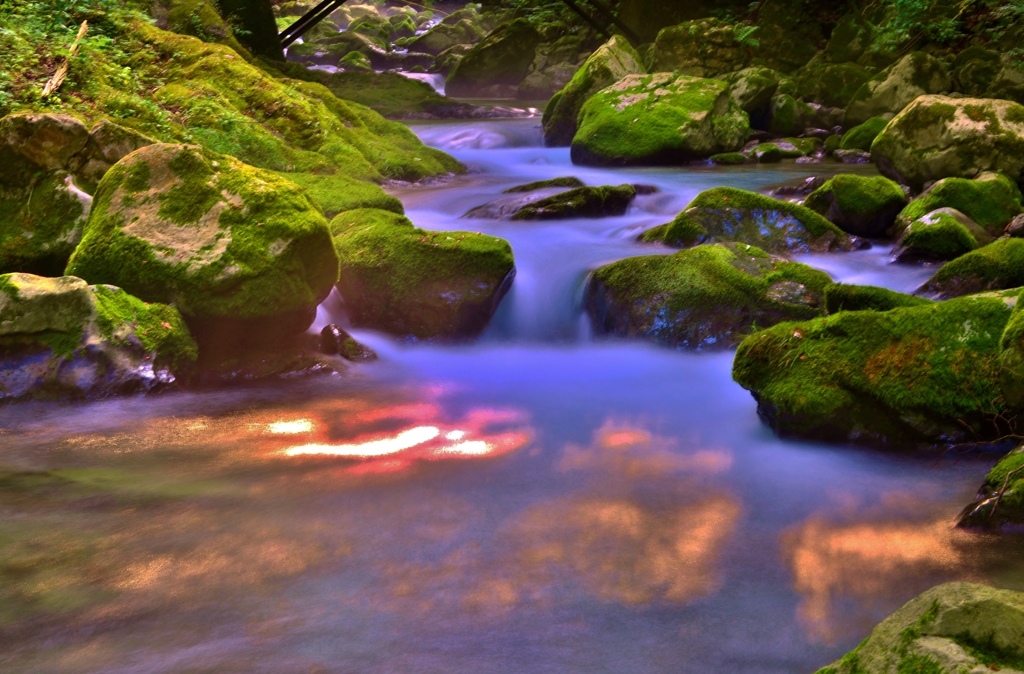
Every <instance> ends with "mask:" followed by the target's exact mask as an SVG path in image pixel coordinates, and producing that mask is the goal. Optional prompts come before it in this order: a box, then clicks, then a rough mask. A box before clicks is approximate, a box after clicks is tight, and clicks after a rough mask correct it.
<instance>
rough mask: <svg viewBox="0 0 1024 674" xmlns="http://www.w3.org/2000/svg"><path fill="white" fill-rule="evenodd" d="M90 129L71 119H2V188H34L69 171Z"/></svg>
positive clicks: (27, 116)
mask: <svg viewBox="0 0 1024 674" xmlns="http://www.w3.org/2000/svg"><path fill="white" fill-rule="evenodd" d="M88 140H89V129H88V128H87V127H86V126H85V124H83V123H82V122H81V121H79V120H78V119H76V118H74V117H70V116H68V115H54V114H34V113H17V114H13V115H7V116H6V117H4V118H2V119H0V187H3V188H8V189H12V188H13V189H17V188H25V187H30V186H31V185H32V182H33V181H34V180H35V179H36V178H37V177H38V176H41V175H44V174H47V173H50V172H52V171H63V170H66V169H67V168H68V165H69V164H70V163H71V158H72V157H74V156H75V155H76V154H78V153H79V152H81V151H82V149H83V148H84V147H85V144H86V143H87V142H88Z"/></svg>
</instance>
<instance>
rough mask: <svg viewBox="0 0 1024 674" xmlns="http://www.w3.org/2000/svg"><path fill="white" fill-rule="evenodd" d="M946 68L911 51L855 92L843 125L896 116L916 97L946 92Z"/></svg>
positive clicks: (947, 77) (928, 56)
mask: <svg viewBox="0 0 1024 674" xmlns="http://www.w3.org/2000/svg"><path fill="white" fill-rule="evenodd" d="M949 87H950V79H949V73H948V72H946V68H945V66H943V65H942V63H941V62H940V61H938V60H937V59H936V58H935V57H934V56H931V55H930V54H927V53H925V52H922V51H916V52H912V53H910V54H907V55H906V56H904V57H903V58H902V59H900V60H899V61H898V62H897V63H896V64H895V65H893V66H891V67H890V68H887V69H885V70H883V71H882V72H880V73H879V74H877V75H875V76H874V77H872V78H871V79H870V80H868V81H867V82H866V83H865V84H864V86H862V87H861V88H860V89H858V90H857V93H856V94H855V95H854V97H853V100H852V101H851V102H850V104H849V106H847V108H846V121H845V122H844V126H846V127H853V126H857V125H858V124H863V123H864V122H866V121H867V120H869V119H871V118H872V117H878V116H880V115H884V114H886V113H891V114H895V113H898V112H899V111H900V110H902V109H903V108H905V107H906V106H907V105H909V104H910V103H912V102H913V101H914V99H916V98H917V97H918V96H927V95H930V94H939V93H942V92H946V91H949Z"/></svg>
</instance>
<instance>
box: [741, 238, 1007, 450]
mask: <svg viewBox="0 0 1024 674" xmlns="http://www.w3.org/2000/svg"><path fill="white" fill-rule="evenodd" d="M961 259H963V258H961ZM1016 303H1017V297H1016V292H1015V291H1012V292H1009V293H1006V294H998V293H992V294H987V295H976V296H972V297H961V298H957V299H953V300H949V301H946V302H936V303H934V304H925V305H921V306H909V307H900V308H896V309H892V310H891V311H846V312H841V313H837V314H832V315H830V316H828V317H826V318H821V319H814V320H811V321H808V322H805V323H787V324H783V325H777V326H775V327H773V328H769V329H767V330H765V331H763V332H760V333H756V334H754V335H751V336H750V337H748V338H747V339H746V340H744V342H743V343H742V344H740V347H739V349H738V351H737V352H736V359H735V361H734V363H733V378H734V379H735V380H736V381H737V382H738V383H739V384H740V385H741V386H743V387H744V388H746V389H748V390H749V391H750V392H751V393H752V394H753V396H754V398H755V399H756V400H757V401H758V414H759V415H760V416H761V418H762V419H764V420H765V421H766V422H767V423H768V424H769V425H770V426H771V427H772V428H773V429H774V430H775V431H776V432H777V433H779V434H780V435H782V436H794V437H800V438H806V439H813V440H823V441H835V442H861V443H868V444H871V445H874V446H885V447H915V446H920V445H925V446H935V445H948V444H955V443H958V442H964V441H968V440H970V441H985V440H993V439H996V438H997V437H998V436H1000V435H1002V433H1003V431H1002V430H1001V429H998V428H996V426H995V425H994V424H992V419H993V418H994V417H998V416H999V415H1002V414H1006V413H1008V412H1010V409H1009V406H1008V404H1007V402H1006V401H1005V399H1004V397H1003V395H1002V393H1001V387H1000V381H999V364H1000V336H1001V335H1002V333H1003V329H1004V328H1005V327H1006V325H1007V322H1008V321H1009V319H1010V315H1011V312H1012V311H1013V307H1014V306H1015V305H1016Z"/></svg>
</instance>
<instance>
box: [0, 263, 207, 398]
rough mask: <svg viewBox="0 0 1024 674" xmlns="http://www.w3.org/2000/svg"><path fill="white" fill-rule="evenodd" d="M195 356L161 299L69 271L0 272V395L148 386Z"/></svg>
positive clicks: (77, 394)
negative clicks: (56, 274)
mask: <svg viewBox="0 0 1024 674" xmlns="http://www.w3.org/2000/svg"><path fill="white" fill-rule="evenodd" d="M196 355H197V349H196V345H195V342H194V341H192V337H191V335H190V334H189V331H188V328H187V327H186V326H185V323H184V322H183V321H182V319H181V316H180V315H179V314H178V312H177V311H175V310H174V309H173V308H171V307H169V306H166V305H160V304H146V303H145V302H142V301H141V300H139V299H137V298H135V297H132V296H131V295H129V294H127V293H126V292H124V291H123V290H121V289H120V288H114V287H112V286H92V287H90V286H89V285H88V284H87V283H86V282H85V281H83V280H82V279H79V278H74V277H70V276H65V277H62V278H43V277H40V276H33V275H30V274H6V275H2V276H0V400H13V399H21V398H69V397H70V398H82V397H102V396H109V395H117V394H124V393H137V392H144V391H150V390H153V389H155V388H158V387H163V386H166V385H167V384H170V383H171V382H173V381H174V380H175V375H176V374H178V373H181V372H184V371H187V370H188V369H189V367H190V366H191V365H192V363H193V362H194V361H195V359H196Z"/></svg>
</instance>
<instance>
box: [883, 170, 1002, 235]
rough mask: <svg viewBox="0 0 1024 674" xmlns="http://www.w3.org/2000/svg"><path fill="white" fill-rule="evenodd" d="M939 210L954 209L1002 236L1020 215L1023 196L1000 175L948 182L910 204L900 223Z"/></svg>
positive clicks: (941, 183) (945, 181)
mask: <svg viewBox="0 0 1024 674" xmlns="http://www.w3.org/2000/svg"><path fill="white" fill-rule="evenodd" d="M939 208H955V209H956V210H958V211H960V212H961V213H963V214H964V215H966V216H967V217H969V218H970V219H971V220H973V221H974V222H976V223H978V224H979V225H981V226H982V227H984V228H985V229H986V230H988V231H989V233H990V234H992V235H994V236H999V235H1000V234H1002V231H1003V228H1004V227H1005V226H1006V224H1007V223H1009V222H1010V220H1012V219H1013V217H1014V216H1015V215H1017V214H1019V213H1020V212H1021V193H1020V189H1019V188H1018V187H1017V185H1016V183H1014V182H1013V181H1012V180H1010V179H1009V178H1007V177H1006V176H1005V175H1001V174H991V173H990V174H985V176H983V178H982V179H979V180H968V179H966V178H946V179H944V180H940V181H939V182H937V183H936V184H935V185H934V186H932V187H931V188H930V189H928V191H926V192H925V193H924V194H922V195H921V196H920V197H918V198H917V199H914V200H913V201H912V202H910V204H909V205H908V206H907V207H906V209H904V210H903V212H902V213H900V219H901V220H903V221H905V222H912V221H914V220H917V219H918V218H920V217H922V216H924V215H926V214H928V213H931V212H932V211H934V210H937V209H939Z"/></svg>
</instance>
